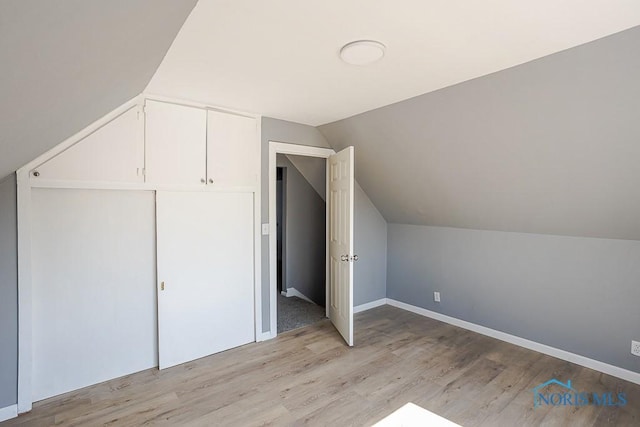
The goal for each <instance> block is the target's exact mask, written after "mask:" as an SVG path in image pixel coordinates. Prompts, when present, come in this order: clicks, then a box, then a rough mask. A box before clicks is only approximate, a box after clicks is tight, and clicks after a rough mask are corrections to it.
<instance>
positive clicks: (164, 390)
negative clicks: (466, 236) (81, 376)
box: [2, 306, 640, 427]
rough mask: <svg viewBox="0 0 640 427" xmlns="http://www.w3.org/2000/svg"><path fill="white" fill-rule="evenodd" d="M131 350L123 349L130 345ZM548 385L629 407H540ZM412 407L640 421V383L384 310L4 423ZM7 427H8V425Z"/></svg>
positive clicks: (207, 420)
mask: <svg viewBox="0 0 640 427" xmlns="http://www.w3.org/2000/svg"><path fill="white" fill-rule="evenodd" d="M123 351H126V349H123ZM551 378H557V379H559V380H562V381H566V380H568V379H570V380H572V383H573V386H574V388H576V389H578V390H580V391H595V392H600V393H602V392H605V391H615V392H618V391H624V392H626V393H627V399H628V401H629V403H628V404H627V405H626V406H625V407H621V408H618V407H607V408H601V407H595V406H585V407H579V408H577V407H539V408H535V409H534V407H533V393H532V391H531V389H532V388H533V387H535V386H536V385H538V384H540V383H542V382H545V381H547V380H549V379H551ZM407 402H413V403H415V404H417V405H420V406H422V407H424V408H426V409H428V410H430V411H432V412H434V413H436V414H438V415H441V416H443V417H445V418H448V419H450V420H451V421H453V422H456V423H458V424H461V425H464V426H477V425H482V426H523V425H541V424H543V425H579V426H590V425H595V426H600V425H609V424H610V425H620V426H631V425H640V386H638V385H634V384H631V383H628V382H625V381H622V380H619V379H616V378H613V377H610V376H607V375H604V374H600V373H598V372H595V371H592V370H590V369H586V368H582V367H580V366H577V365H574V364H571V363H567V362H563V361H561V360H558V359H555V358H552V357H548V356H544V355H542V354H539V353H536V352H533V351H529V350H525V349H522V348H520V347H516V346H513V345H510V344H507V343H504V342H501V341H498V340H494V339H491V338H488V337H485V336H482V335H478V334H476V333H473V332H469V331H466V330H463V329H459V328H456V327H453V326H450V325H447V324H443V323H440V322H437V321H434V320H431V319H427V318H424V317H420V316H417V315H415V314H412V313H408V312H406V311H403V310H400V309H396V308H393V307H389V306H384V307H380V308H377V309H373V310H369V311H367V312H364V313H360V314H359V315H357V316H356V347H354V348H351V349H350V348H348V347H346V346H345V345H344V344H343V341H342V339H341V338H340V336H339V335H338V334H337V333H336V332H335V331H334V329H333V327H332V326H331V324H330V323H329V321H326V320H324V321H321V322H320V323H317V324H315V325H311V326H307V327H305V328H302V329H298V330H294V331H290V332H288V333H285V334H282V335H280V336H279V337H278V338H277V339H275V340H271V341H268V342H264V343H258V344H250V345H247V346H244V347H241V348H237V349H234V350H230V351H226V352H224V353H220V354H217V355H214V356H210V357H207V358H204V359H200V360H197V361H195V362H192V363H188V364H185V365H181V366H178V367H175V368H171V369H167V370H164V371H161V372H159V371H157V370H155V369H152V370H148V371H143V372H140V373H137V374H133V375H129V376H126V377H123V378H119V379H116V380H112V381H108V382H105V383H102V384H98V385H95V386H92V387H88V388H85V389H83V390H80V391H77V392H73V393H69V394H66V395H62V396H59V397H55V398H51V399H48V400H45V401H42V402H39V403H36V404H35V405H34V409H33V411H32V412H31V413H29V414H25V415H21V416H20V417H19V418H17V419H14V420H10V421H8V422H6V423H5V424H6V425H38V426H40V425H43V426H44V425H54V424H56V425H57V424H60V425H90V426H96V425H114V426H138V425H148V424H161V425H186V426H212V425H231V426H243V427H244V426H252V425H269V424H271V425H299V424H309V425H332V426H347V425H356V426H361V425H362V426H364V425H371V424H372V423H375V422H376V421H378V420H380V419H382V418H383V417H385V416H386V415H388V414H389V413H391V412H392V411H394V410H396V409H398V408H400V407H401V406H402V405H404V404H405V403H407ZM5 424H2V425H3V426H4V425H5Z"/></svg>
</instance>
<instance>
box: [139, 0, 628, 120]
mask: <svg viewBox="0 0 640 427" xmlns="http://www.w3.org/2000/svg"><path fill="white" fill-rule="evenodd" d="M639 24H640V2H639V1H637V0H562V1H558V0H537V1H527V2H516V1H513V0H490V1H461V0H440V1H435V0H404V1H393V2H391V1H388V0H351V1H344V0H325V1H322V2H309V1H299V0H271V1H255V0H200V1H199V2H198V4H197V5H196V7H195V8H194V10H193V12H192V13H191V15H190V16H189V18H188V19H187V21H186V22H185V24H184V26H183V28H182V30H181V31H180V33H179V34H178V36H177V37H176V39H175V41H174V42H173V45H172V46H171V48H170V49H169V52H168V54H167V56H166V57H165V59H164V61H163V62H162V64H161V65H160V67H159V68H158V70H157V71H156V73H155V75H154V77H153V78H152V79H151V81H150V83H149V85H148V86H147V89H146V90H147V92H150V93H156V94H162V95H167V96H174V97H179V98H186V99H192V100H197V101H202V102H207V103H211V104H215V105H218V106H226V107H231V108H235V109H239V110H245V111H250V112H256V113H260V114H263V115H265V116H271V117H276V118H281V119H286V120H291V121H295V122H299V123H305V124H310V125H314V126H317V125H321V124H325V123H329V122H333V121H336V120H339V119H343V118H346V117H349V116H353V115H355V114H358V113H362V112H365V111H368V110H372V109H374V108H377V107H381V106H384V105H388V104H391V103H394V102H397V101H401V100H404V99H407V98H410V97H413V96H416V95H419V94H423V93H426V92H431V91H434V90H436V89H439V88H443V87H446V86H450V85H453V84H456V83H459V82H462V81H466V80H469V79H473V78H476V77H479V76H483V75H487V74H490V73H493V72H496V71H499V70H503V69H506V68H509V67H512V66H514V65H517V64H521V63H524V62H527V61H531V60H533V59H536V58H539V57H542V56H545V55H549V54H552V53H554V52H558V51H561V50H564V49H567V48H570V47H573V46H577V45H580V44H583V43H586V42H589V41H592V40H595V39H598V38H601V37H604V36H606V35H609V34H613V33H616V32H619V31H622V30H624V29H628V28H630V27H633V26H636V25H639ZM357 39H374V40H378V41H381V42H382V43H384V44H385V45H386V46H387V53H386V56H385V58H384V59H383V60H382V61H380V62H378V63H376V64H374V65H371V66H369V67H364V68H363V67H357V66H352V65H347V64H344V63H343V62H341V60H340V59H339V57H338V51H339V49H340V48H341V47H342V46H343V45H344V44H345V43H347V42H350V41H353V40H357Z"/></svg>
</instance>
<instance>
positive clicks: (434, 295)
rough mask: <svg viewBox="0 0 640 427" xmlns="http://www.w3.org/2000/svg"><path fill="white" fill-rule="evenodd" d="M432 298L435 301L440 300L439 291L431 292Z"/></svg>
mask: <svg viewBox="0 0 640 427" xmlns="http://www.w3.org/2000/svg"><path fill="white" fill-rule="evenodd" d="M433 300H434V301H435V302H440V292H434V293H433Z"/></svg>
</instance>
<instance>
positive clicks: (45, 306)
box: [0, 188, 158, 401]
mask: <svg viewBox="0 0 640 427" xmlns="http://www.w3.org/2000/svg"><path fill="white" fill-rule="evenodd" d="M31 197H32V222H31V224H32V229H31V232H32V238H31V239H32V240H31V245H32V246H31V250H32V259H31V262H32V274H33V275H32V298H33V299H32V301H33V317H32V322H33V323H32V331H33V332H32V333H33V336H32V345H33V356H32V357H33V359H32V360H33V365H32V385H33V389H32V396H31V397H32V399H33V401H38V400H41V399H46V398H48V397H51V396H56V395H59V394H62V393H66V392H69V391H72V390H77V389H79V388H82V387H86V386H89V385H92V384H96V383H99V382H102V381H107V380H110V379H113V378H117V377H121V376H123V375H128V374H132V373H134V372H138V371H141V370H144V369H149V368H152V367H155V366H157V363H158V345H157V337H158V335H157V317H156V316H157V312H156V289H155V283H156V250H155V232H156V230H155V222H154V220H155V211H154V209H155V202H154V195H153V193H152V192H150V191H114V190H70V189H40V188H34V189H33V190H32V192H31ZM0 345H3V344H1V343H0Z"/></svg>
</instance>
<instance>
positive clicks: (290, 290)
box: [282, 288, 315, 304]
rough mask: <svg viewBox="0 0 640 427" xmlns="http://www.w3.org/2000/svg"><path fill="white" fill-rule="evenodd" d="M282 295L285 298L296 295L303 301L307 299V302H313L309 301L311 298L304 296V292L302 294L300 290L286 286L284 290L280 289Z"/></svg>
mask: <svg viewBox="0 0 640 427" xmlns="http://www.w3.org/2000/svg"><path fill="white" fill-rule="evenodd" d="M282 295H284V296H285V297H287V298H291V297H298V298H300V299H303V300H305V301H308V302H310V303H312V304H315V302H313V301H311V298H309V297H308V296H306V295H305V294H303V293H302V292H300V291H299V290H297V289H296V288H287V290H286V291H282Z"/></svg>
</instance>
